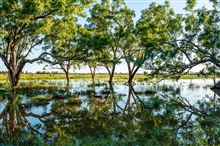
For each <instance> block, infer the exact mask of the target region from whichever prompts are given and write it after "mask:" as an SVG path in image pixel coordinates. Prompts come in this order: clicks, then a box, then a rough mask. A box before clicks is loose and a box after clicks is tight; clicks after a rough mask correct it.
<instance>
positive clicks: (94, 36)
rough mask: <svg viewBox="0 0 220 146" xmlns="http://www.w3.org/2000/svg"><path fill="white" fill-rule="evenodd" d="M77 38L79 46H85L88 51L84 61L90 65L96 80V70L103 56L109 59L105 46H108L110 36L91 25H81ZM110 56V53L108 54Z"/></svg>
mask: <svg viewBox="0 0 220 146" xmlns="http://www.w3.org/2000/svg"><path fill="white" fill-rule="evenodd" d="M79 32H80V34H79V37H78V40H77V46H78V47H79V48H84V49H86V50H87V52H88V56H87V57H86V58H85V59H84V60H83V63H84V64H86V65H88V66H89V69H90V73H91V76H92V82H93V83H94V80H95V72H96V68H97V67H98V66H101V63H100V62H102V59H103V57H104V58H105V60H109V59H107V58H106V55H105V48H106V47H107V46H108V40H109V38H108V36H106V35H104V34H103V33H102V32H98V31H96V30H95V29H93V28H90V27H89V26H87V25H86V26H85V27H81V30H80V31H79ZM107 56H108V55H107Z"/></svg>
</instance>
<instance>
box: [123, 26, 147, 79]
mask: <svg viewBox="0 0 220 146" xmlns="http://www.w3.org/2000/svg"><path fill="white" fill-rule="evenodd" d="M128 33H129V34H128V35H127V39H126V42H125V44H124V47H123V49H122V51H123V58H124V60H125V62H126V64H127V67H128V83H131V82H132V80H133V79H134V77H135V75H136V73H137V72H138V70H139V69H140V68H142V67H143V65H144V63H145V61H146V60H147V59H148V58H147V55H146V53H147V49H146V48H145V47H142V46H140V40H139V35H138V32H137V29H136V28H135V27H131V28H130V32H128Z"/></svg>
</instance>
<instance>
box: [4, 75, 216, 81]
mask: <svg viewBox="0 0 220 146" xmlns="http://www.w3.org/2000/svg"><path fill="white" fill-rule="evenodd" d="M108 78H109V75H108V74H96V76H95V80H99V79H106V80H107V81H108ZM201 78H202V77H199V76H197V75H184V76H182V77H181V78H180V79H201ZM209 78H213V77H212V76H210V77H209ZM58 79H64V80H65V79H66V76H65V74H22V75H21V81H22V80H32V81H38V80H58ZM70 79H91V75H90V74H89V73H86V74H77V73H74V74H70ZM145 79H146V76H145V75H144V74H136V75H135V78H134V81H138V82H141V81H145ZM127 80H128V74H126V73H122V74H115V75H114V81H117V82H126V81H127ZM0 81H8V75H7V74H0Z"/></svg>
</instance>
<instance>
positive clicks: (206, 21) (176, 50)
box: [138, 0, 220, 78]
mask: <svg viewBox="0 0 220 146" xmlns="http://www.w3.org/2000/svg"><path fill="white" fill-rule="evenodd" d="M212 3H213V7H212V9H207V8H205V7H202V8H198V9H195V5H196V0H188V1H187V6H186V7H185V8H184V9H185V14H184V15H181V14H175V13H174V11H173V10H172V9H171V8H170V6H169V3H168V2H165V4H164V5H157V4H156V3H153V4H151V6H150V7H149V9H146V10H144V11H143V12H142V17H141V19H140V20H139V26H138V29H139V32H141V33H140V34H141V42H142V43H141V44H142V46H147V45H148V44H149V43H152V44H153V45H154V49H153V50H151V53H150V54H149V55H150V56H151V57H150V58H151V59H150V60H149V62H148V63H146V64H145V65H146V68H148V69H152V70H154V71H153V72H152V74H156V75H158V74H166V76H172V77H175V78H179V77H180V76H181V75H183V74H186V73H188V72H189V71H190V70H191V69H192V68H193V67H195V66H197V65H199V64H206V63H209V64H210V63H211V64H214V65H215V67H218V68H219V67H220V64H219V61H220V60H219V59H218V58H219V57H220V54H219V34H220V28H219V23H220V19H219V14H220V13H219V10H218V9H217V1H215V0H213V1H212ZM211 71H213V70H211Z"/></svg>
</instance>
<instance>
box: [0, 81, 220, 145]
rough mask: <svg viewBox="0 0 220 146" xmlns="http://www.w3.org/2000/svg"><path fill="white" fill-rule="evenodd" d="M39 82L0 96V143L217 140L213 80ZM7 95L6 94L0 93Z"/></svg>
mask: <svg viewBox="0 0 220 146" xmlns="http://www.w3.org/2000/svg"><path fill="white" fill-rule="evenodd" d="M42 84H53V85H58V87H57V88H52V89H45V88H44V89H43V88H42V89H40V88H39V89H20V90H18V91H17V95H16V98H15V100H14V101H8V100H6V99H5V100H1V101H0V143H2V144H13V145H24V144H25V145H29V144H32V145H43V144H54V145H67V144H69V145H208V144H209V145H213V144H220V131H219V130H220V119H219V116H220V106H219V105H220V104H219V103H220V102H219V97H218V96H217V95H215V94H214V92H213V91H212V90H210V87H211V86H212V85H213V82H212V80H201V79H196V80H179V81H178V82H174V81H170V80H169V81H168V80H166V81H162V82H160V83H159V84H153V83H147V82H136V83H134V84H133V86H132V85H128V84H125V83H115V84H114V85H113V86H109V85H108V84H107V83H106V82H105V81H102V80H100V81H99V82H98V83H97V84H96V85H95V86H92V85H91V81H88V80H73V81H72V82H71V84H70V87H69V90H65V81H63V80H56V81H49V82H45V81H44V83H42ZM2 96H4V97H7V96H9V93H7V95H4V94H2Z"/></svg>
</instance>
